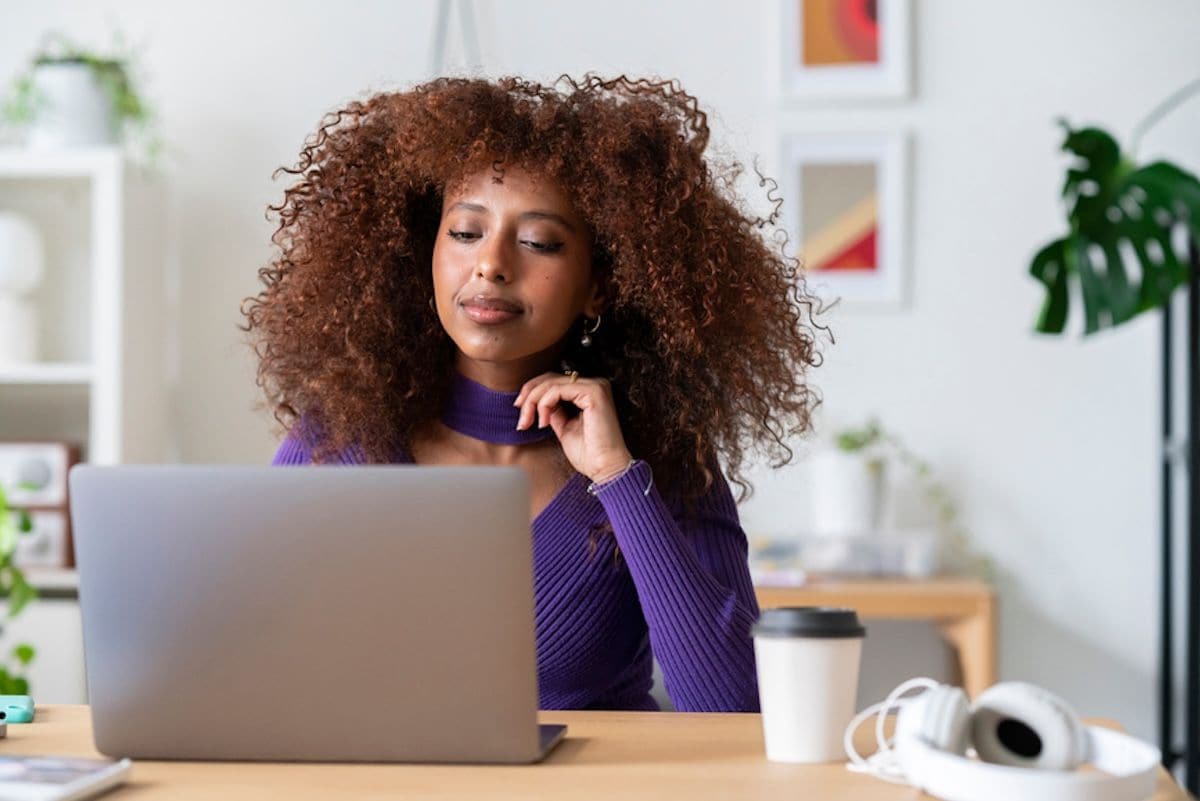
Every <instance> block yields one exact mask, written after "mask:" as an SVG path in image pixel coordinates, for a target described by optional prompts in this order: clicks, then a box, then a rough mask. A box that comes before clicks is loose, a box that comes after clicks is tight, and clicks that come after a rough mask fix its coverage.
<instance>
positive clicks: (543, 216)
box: [449, 200, 575, 233]
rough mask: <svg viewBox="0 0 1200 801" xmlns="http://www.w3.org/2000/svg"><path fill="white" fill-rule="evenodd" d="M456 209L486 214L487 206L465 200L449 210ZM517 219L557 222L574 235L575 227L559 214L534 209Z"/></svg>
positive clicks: (521, 214) (523, 213) (522, 213)
mask: <svg viewBox="0 0 1200 801" xmlns="http://www.w3.org/2000/svg"><path fill="white" fill-rule="evenodd" d="M457 208H464V209H466V210H467V211H478V212H481V213H487V210H488V209H487V206H484V205H481V204H479V203H470V202H468V201H466V200H460V201H458V202H457V203H455V204H454V205H453V206H451V207H450V209H449V210H452V209H457ZM517 219H519V220H553V221H554V222H557V223H559V224H561V225H563V226H564V227H566V228H567V229H568V230H569V231H571V232H572V233H574V231H575V226H574V225H572V224H571V223H570V222H569V221H568V220H567V218H566V217H563V216H562V215H561V214H555V213H554V212H552V211H542V210H540V209H534V210H532V211H523V212H521V213H520V214H519V215H517Z"/></svg>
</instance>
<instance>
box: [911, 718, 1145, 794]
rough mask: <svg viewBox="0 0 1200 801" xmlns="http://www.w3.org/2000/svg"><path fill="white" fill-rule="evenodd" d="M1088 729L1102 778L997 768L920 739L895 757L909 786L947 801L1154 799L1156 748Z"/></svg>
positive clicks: (1095, 774) (1090, 774) (1094, 762)
mask: <svg viewBox="0 0 1200 801" xmlns="http://www.w3.org/2000/svg"><path fill="white" fill-rule="evenodd" d="M1086 730H1087V734H1088V739H1089V742H1090V748H1091V760H1090V761H1091V764H1092V765H1093V766H1094V767H1096V768H1098V769H1099V770H1100V771H1103V772H1102V773H1100V772H1086V773H1085V772H1079V771H1072V772H1059V771H1048V770H1033V769H1030V768H1019V767H1011V766H1008V765H993V764H989V763H987V762H981V761H979V760H975V759H970V758H968V757H965V756H961V755H959V754H953V753H950V752H949V751H941V750H939V749H937V748H934V747H933V746H931V745H929V744H928V743H926V742H924V741H923V740H921V739H920V738H915V737H913V738H909V737H905V738H901V739H899V740H898V741H897V743H896V749H895V752H896V756H897V758H898V760H899V762H900V764H901V766H902V767H903V769H904V774H905V777H906V778H907V780H908V781H909V783H911V784H912V785H913V786H915V787H919V788H921V789H922V790H924V791H925V792H927V793H929V794H930V795H934V796H937V797H938V798H943V799H946V800H947V801H1012V799H1014V798H1019V799H1022V801H1140V800H1141V799H1145V798H1149V797H1150V796H1151V795H1153V793H1154V786H1155V782H1156V780H1157V772H1158V765H1159V762H1160V760H1161V754H1160V753H1159V751H1158V749H1157V748H1154V747H1153V746H1150V745H1147V744H1146V743H1143V742H1142V741H1141V740H1138V739H1136V738H1133V737H1130V736H1128V735H1125V734H1121V733H1120V732H1116V731H1113V730H1111V729H1103V728H1099V727H1097V726H1088V727H1087V728H1086Z"/></svg>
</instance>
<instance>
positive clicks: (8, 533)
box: [0, 486, 37, 695]
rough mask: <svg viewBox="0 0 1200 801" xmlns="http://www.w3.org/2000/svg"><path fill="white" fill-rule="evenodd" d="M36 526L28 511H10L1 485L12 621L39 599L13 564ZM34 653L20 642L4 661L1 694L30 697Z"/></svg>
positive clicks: (1, 564)
mask: <svg viewBox="0 0 1200 801" xmlns="http://www.w3.org/2000/svg"><path fill="white" fill-rule="evenodd" d="M32 527H33V521H32V520H31V519H30V517H29V513H28V512H26V511H25V510H23V509H10V508H9V505H8V497H7V495H6V494H5V492H4V487H3V486H0V591H2V592H4V593H5V594H6V595H7V596H8V619H9V620H12V619H13V618H15V617H17V616H18V615H19V614H21V610H23V609H24V608H25V606H26V605H27V604H28V603H29V602H30V601H32V600H33V599H34V598H36V597H37V591H36V590H35V589H34V588H33V586H32V585H30V583H29V582H28V581H27V580H26V578H25V574H24V573H23V572H22V571H21V569H20V568H19V567H18V566H17V565H16V564H15V563H14V561H13V557H14V555H15V554H16V550H17V538H18V537H19V536H21V534H23V533H28V532H29V531H30V530H31V529H32ZM34 654H35V652H34V648H33V646H32V645H29V644H28V643H19V644H17V645H14V646H13V648H12V649H11V650H10V651H9V652H8V654H7V657H6V658H5V659H3V661H0V695H28V694H29V679H28V678H27V677H26V675H25V671H26V669H27V668H28V667H29V663H30V662H32V661H33V658H34Z"/></svg>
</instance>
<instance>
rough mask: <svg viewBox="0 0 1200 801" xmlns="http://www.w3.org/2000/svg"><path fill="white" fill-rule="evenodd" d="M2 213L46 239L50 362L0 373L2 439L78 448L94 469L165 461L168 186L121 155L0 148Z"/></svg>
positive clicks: (44, 328) (42, 305)
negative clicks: (18, 217)
mask: <svg viewBox="0 0 1200 801" xmlns="http://www.w3.org/2000/svg"><path fill="white" fill-rule="evenodd" d="M0 209H5V210H11V211H17V212H20V213H23V214H26V215H28V216H29V217H31V218H32V219H33V220H34V222H35V223H36V224H37V225H38V227H39V229H40V230H41V231H42V234H43V243H44V245H45V248H46V275H47V277H46V280H45V281H44V282H43V284H42V286H41V287H40V288H39V290H38V293H37V295H36V296H35V300H36V301H37V305H38V307H39V309H40V311H41V330H40V340H41V342H42V351H43V354H42V356H43V361H41V362H39V363H36V364H28V365H2V364H0V439H7V440H13V439H71V440H73V441H76V442H78V443H79V444H80V445H81V446H82V449H83V459H84V460H85V461H88V462H92V463H95V464H117V463H120V462H158V461H163V460H164V459H165V458H166V457H167V455H168V453H167V449H168V441H167V440H168V433H167V425H166V418H167V415H166V409H167V397H166V391H167V390H166V385H167V375H166V363H167V362H166V360H167V353H166V350H165V337H164V327H163V322H164V305H165V303H166V301H167V297H166V292H165V284H164V272H165V270H164V264H165V252H166V251H165V236H164V229H165V214H164V198H163V192H162V186H161V184H160V183H159V182H158V181H155V180H152V179H149V178H147V177H146V176H144V175H143V174H142V172H141V170H140V169H138V168H136V167H134V166H133V165H131V164H130V163H129V162H128V161H127V160H126V159H125V158H124V157H123V156H122V154H121V152H120V150H119V149H116V148H88V149H76V150H69V151H62V152H55V153H35V152H29V151H26V150H15V149H0Z"/></svg>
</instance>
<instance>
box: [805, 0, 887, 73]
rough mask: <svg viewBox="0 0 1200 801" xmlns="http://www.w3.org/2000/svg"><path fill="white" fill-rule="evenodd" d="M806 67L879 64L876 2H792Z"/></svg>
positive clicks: (869, 0) (859, 0) (811, 0)
mask: <svg viewBox="0 0 1200 801" xmlns="http://www.w3.org/2000/svg"><path fill="white" fill-rule="evenodd" d="M796 2H798V3H800V7H801V8H800V16H799V19H800V21H801V24H800V38H801V41H800V62H801V64H803V65H804V66H806V67H819V66H829V65H845V64H878V63H879V34H880V30H879V10H878V2H879V0H796Z"/></svg>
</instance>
